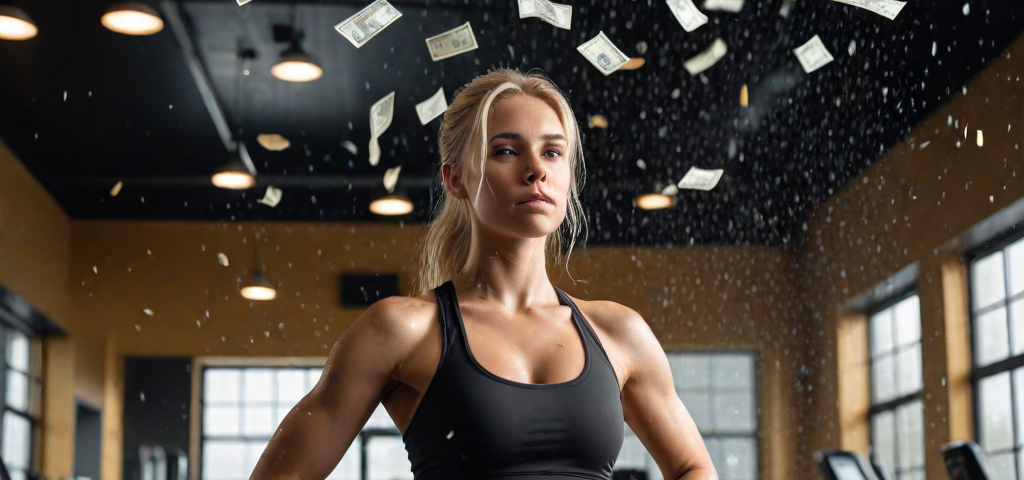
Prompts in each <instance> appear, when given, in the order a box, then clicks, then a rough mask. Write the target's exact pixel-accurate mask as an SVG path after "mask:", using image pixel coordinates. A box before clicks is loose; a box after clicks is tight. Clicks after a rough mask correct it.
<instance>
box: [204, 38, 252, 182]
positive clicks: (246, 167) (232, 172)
mask: <svg viewBox="0 0 1024 480" xmlns="http://www.w3.org/2000/svg"><path fill="white" fill-rule="evenodd" d="M238 56H239V58H240V59H241V62H240V63H239V73H238V85H237V86H236V89H235V110H236V118H237V122H238V136H237V137H236V138H237V139H238V141H237V142H236V145H237V147H236V149H235V151H233V152H231V155H230V157H229V158H228V162H227V163H226V164H224V165H222V166H220V167H219V168H217V169H216V170H214V172H213V176H212V177H210V181H212V182H213V184H214V185H216V186H218V187H220V188H228V189H231V190H245V189H247V188H252V187H254V186H256V177H254V176H253V173H254V172H255V171H256V168H255V166H253V165H252V159H251V158H249V153H248V151H247V150H246V148H245V143H244V142H243V141H242V118H243V117H242V106H243V105H244V102H243V101H242V89H243V87H244V86H243V83H242V80H243V79H244V78H245V72H247V71H248V70H247V68H246V67H247V65H248V62H249V60H251V59H253V58H255V57H256V51H255V50H252V49H243V50H242V51H240V52H239V54H238ZM242 155H245V158H246V159H248V160H249V161H248V162H245V161H243V160H242Z"/></svg>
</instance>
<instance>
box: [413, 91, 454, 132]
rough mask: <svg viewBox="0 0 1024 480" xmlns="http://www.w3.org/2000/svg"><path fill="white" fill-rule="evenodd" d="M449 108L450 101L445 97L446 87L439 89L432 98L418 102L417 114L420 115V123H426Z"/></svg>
mask: <svg viewBox="0 0 1024 480" xmlns="http://www.w3.org/2000/svg"><path fill="white" fill-rule="evenodd" d="M446 108H448V102H447V101H445V99H444V87H442V88H439V89H437V93H435V94H434V95H433V96H431V97H430V98H428V99H426V100H424V101H422V102H420V103H418V104H416V115H419V117H420V123H421V124H423V125H426V124H428V123H430V121H431V120H433V119H435V118H437V116H438V115H441V114H442V113H444V111H445V109H446Z"/></svg>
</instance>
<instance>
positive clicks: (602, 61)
mask: <svg viewBox="0 0 1024 480" xmlns="http://www.w3.org/2000/svg"><path fill="white" fill-rule="evenodd" d="M576 50H578V51H579V52H580V53H582V54H583V56H584V57H587V60H589V61H590V63H592V64H594V66H595V67H597V69H598V70H600V71H601V73H603V74H605V75H610V74H611V73H612V72H614V71H616V70H618V69H619V67H621V66H623V65H625V64H626V62H628V61H629V57H627V56H626V54H625V53H622V50H619V49H618V48H615V45H614V44H613V43H612V41H611V40H608V37H606V36H605V35H604V32H598V34H597V36H596V37H594V38H592V39H590V40H587V42H586V43H584V44H583V45H580V46H578V47H576Z"/></svg>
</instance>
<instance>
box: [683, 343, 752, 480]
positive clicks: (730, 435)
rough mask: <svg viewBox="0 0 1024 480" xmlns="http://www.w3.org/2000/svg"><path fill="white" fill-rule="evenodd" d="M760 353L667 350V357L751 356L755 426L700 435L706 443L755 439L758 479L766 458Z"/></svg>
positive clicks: (745, 350)
mask: <svg viewBox="0 0 1024 480" xmlns="http://www.w3.org/2000/svg"><path fill="white" fill-rule="evenodd" d="M759 353H760V352H758V351H757V350H753V349H736V350H723V349H713V350H687V349H674V350H666V351H665V356H666V357H671V356H672V355H673V354H681V355H694V354H696V355H706V356H708V357H714V356H724V355H744V356H747V357H749V358H750V360H751V371H750V376H751V378H750V380H751V392H752V393H753V394H754V403H753V404H752V405H751V406H750V407H751V413H752V414H753V415H754V428H753V431H752V432H750V433H738V432H718V433H705V432H700V436H701V439H702V441H703V442H704V443H705V444H706V443H707V440H708V439H714V440H729V439H750V440H753V441H754V460H755V462H756V464H755V465H754V478H757V479H760V478H761V466H762V465H763V464H764V458H762V457H763V456H764V452H763V451H762V450H763V448H762V442H761V441H760V432H761V431H762V427H763V425H762V423H763V418H762V415H761V382H760V381H759V380H760V378H761V377H760V374H761V368H760V366H759V365H758V360H759V359H760V356H759ZM709 375H710V374H709ZM673 388H674V389H675V386H673ZM714 391H715V390H714V389H713V388H709V389H708V390H707V392H709V393H712V392H714ZM676 395H677V396H678V395H679V391H678V390H676ZM698 431H699V427H698Z"/></svg>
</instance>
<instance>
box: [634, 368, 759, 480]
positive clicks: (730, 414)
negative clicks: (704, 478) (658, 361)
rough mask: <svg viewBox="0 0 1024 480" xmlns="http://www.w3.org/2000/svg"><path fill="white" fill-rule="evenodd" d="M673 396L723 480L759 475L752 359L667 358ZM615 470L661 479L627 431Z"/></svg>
mask: <svg viewBox="0 0 1024 480" xmlns="http://www.w3.org/2000/svg"><path fill="white" fill-rule="evenodd" d="M667 356H668V361H669V366H670V367H671V368H672V377H673V380H674V382H675V387H676V393H677V394H678V395H679V399H680V400H682V402H683V405H685V406H686V409H687V410H688V411H689V412H690V415H691V416H692V417H693V420H694V422H695V423H696V424H697V428H698V429H699V430H700V433H701V436H702V437H704V443H705V445H707V448H708V453H710V454H711V460H712V462H714V464H715V469H716V470H717V471H718V475H719V478H721V480H754V479H756V478H758V473H757V416H756V414H757V394H756V385H757V382H756V379H755V371H754V354H753V353H739V352H721V353H718V352H715V353H682V352H669V353H668V354H667ZM625 432H626V435H625V440H624V442H623V445H622V451H621V452H620V453H619V458H618V460H617V461H616V462H615V469H616V470H643V471H646V472H647V478H650V479H659V480H660V479H662V475H661V471H660V470H659V469H658V466H657V464H656V463H655V462H654V459H653V458H652V457H651V456H650V454H649V453H648V452H647V450H646V449H645V448H644V446H643V444H642V443H641V442H640V440H639V439H638V438H637V437H636V435H635V434H634V433H633V432H632V431H631V430H630V429H629V426H628V425H627V426H626V427H625Z"/></svg>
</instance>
